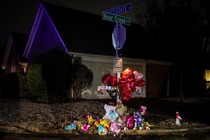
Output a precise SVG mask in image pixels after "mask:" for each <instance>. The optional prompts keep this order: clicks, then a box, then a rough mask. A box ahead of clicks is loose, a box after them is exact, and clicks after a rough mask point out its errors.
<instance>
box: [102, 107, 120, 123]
mask: <svg viewBox="0 0 210 140" xmlns="http://www.w3.org/2000/svg"><path fill="white" fill-rule="evenodd" d="M104 109H105V111H106V114H105V115H104V116H103V118H102V119H106V118H108V119H109V120H110V122H114V121H115V120H116V119H117V118H118V117H119V114H118V113H117V112H116V107H115V106H111V105H107V104H105V105H104Z"/></svg>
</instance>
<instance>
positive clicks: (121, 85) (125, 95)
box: [101, 68, 146, 101]
mask: <svg viewBox="0 0 210 140" xmlns="http://www.w3.org/2000/svg"><path fill="white" fill-rule="evenodd" d="M143 77H144V76H143V74H142V73H140V72H138V71H135V70H134V71H133V70H131V69H130V68H126V69H125V70H124V71H123V72H122V73H121V77H120V78H119V79H117V77H116V76H113V75H111V74H110V73H107V74H105V75H104V76H103V77H102V79H101V80H102V82H103V84H104V85H105V86H111V88H106V91H107V92H108V93H109V95H110V96H111V97H112V98H115V97H116V96H117V94H119V96H120V97H121V99H122V100H125V101H129V99H130V98H131V96H132V93H133V92H134V91H136V90H137V89H138V88H137V87H142V86H144V85H145V84H146V82H145V80H143Z"/></svg>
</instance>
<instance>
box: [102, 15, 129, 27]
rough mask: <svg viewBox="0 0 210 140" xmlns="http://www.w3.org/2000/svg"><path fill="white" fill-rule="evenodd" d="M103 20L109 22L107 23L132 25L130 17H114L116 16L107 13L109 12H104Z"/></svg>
mask: <svg viewBox="0 0 210 140" xmlns="http://www.w3.org/2000/svg"><path fill="white" fill-rule="evenodd" d="M102 20H107V21H111V22H116V23H122V24H125V25H130V24H131V18H130V17H125V16H120V15H114V14H110V13H107V12H102Z"/></svg>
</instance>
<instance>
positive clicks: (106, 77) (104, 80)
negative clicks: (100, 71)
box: [101, 73, 111, 84]
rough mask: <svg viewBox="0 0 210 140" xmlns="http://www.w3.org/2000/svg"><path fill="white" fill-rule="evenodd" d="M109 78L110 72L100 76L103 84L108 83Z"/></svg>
mask: <svg viewBox="0 0 210 140" xmlns="http://www.w3.org/2000/svg"><path fill="white" fill-rule="evenodd" d="M110 78H111V74H109V73H108V74H105V75H104V76H103V77H102V79H101V80H102V82H103V83H104V84H109V83H108V82H109V80H110Z"/></svg>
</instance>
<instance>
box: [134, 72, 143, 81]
mask: <svg viewBox="0 0 210 140" xmlns="http://www.w3.org/2000/svg"><path fill="white" fill-rule="evenodd" d="M143 77H144V75H143V74H142V73H136V74H134V79H135V81H138V80H140V79H142V78H143Z"/></svg>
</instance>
